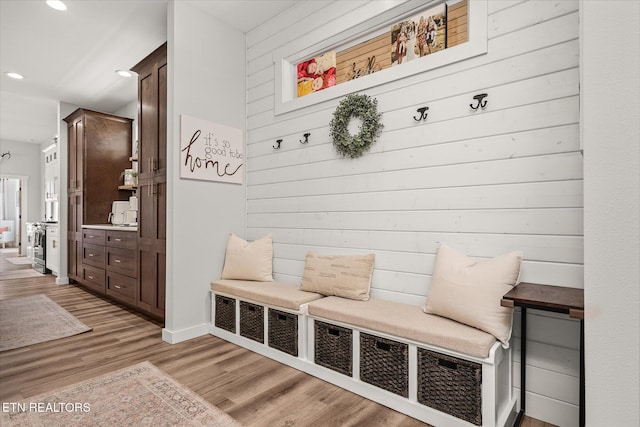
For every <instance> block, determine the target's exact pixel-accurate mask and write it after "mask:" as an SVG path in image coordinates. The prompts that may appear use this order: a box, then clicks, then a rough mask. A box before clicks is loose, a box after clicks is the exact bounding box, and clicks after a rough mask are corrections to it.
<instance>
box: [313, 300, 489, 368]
mask: <svg viewBox="0 0 640 427" xmlns="http://www.w3.org/2000/svg"><path fill="white" fill-rule="evenodd" d="M308 309H309V314H310V315H312V316H317V317H321V318H324V319H329V320H334V321H336V322H342V323H346V324H349V325H353V326H359V327H361V328H366V329H371V330H373V331H378V332H384V333H387V334H390V335H393V336H396V337H401V338H406V339H409V340H413V341H417V342H420V343H425V344H430V345H434V346H437V347H441V348H446V349H449V350H453V351H457V352H459V353H463V354H468V355H470V356H475V357H481V358H485V357H487V356H489V350H491V347H493V345H494V344H495V342H496V339H495V338H494V337H493V335H491V334H488V333H486V332H483V331H481V330H479V329H476V328H472V327H470V326H467V325H463V324H462V323H458V322H455V321H453V320H450V319H445V318H444V317H440V316H436V315H433V314H424V313H423V312H422V310H421V309H420V307H419V306H417V305H415V306H414V305H408V304H401V303H397V302H392V301H385V300H381V299H370V300H369V301H366V302H365V301H353V300H348V299H345V298H338V297H328V298H323V299H320V300H317V301H314V302H312V303H310V304H309V306H308Z"/></svg>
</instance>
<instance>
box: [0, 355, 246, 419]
mask: <svg viewBox="0 0 640 427" xmlns="http://www.w3.org/2000/svg"><path fill="white" fill-rule="evenodd" d="M3 404H4V403H3ZM10 406H11V407H10V408H9V409H10V412H7V413H4V411H3V413H2V414H0V421H2V422H1V423H0V424H2V426H3V427H8V426H12V427H16V426H123V427H124V426H135V427H138V426H154V427H155V426H210V427H237V426H240V424H238V423H237V422H236V421H235V420H234V419H233V418H231V417H230V416H229V415H227V414H225V413H224V412H222V411H221V410H220V409H218V408H216V407H215V406H213V405H211V404H210V403H208V402H207V401H205V400H204V399H203V398H201V397H200V396H198V395H197V394H195V393H194V392H192V391H191V390H189V389H187V388H185V387H184V386H182V385H180V384H179V383H178V382H176V381H175V380H174V379H172V378H171V377H169V376H167V375H166V374H165V373H164V372H162V371H161V370H159V369H158V368H156V367H155V366H154V365H153V364H151V363H150V362H143V363H139V364H137V365H134V366H131V367H129V368H125V369H121V370H119V371H115V372H112V373H110V374H107V375H102V376H99V377H96V378H92V379H90V380H87V381H82V382H80V383H77V384H74V385H71V386H69V387H65V388H62V389H59V390H56V391H53V392H50V393H45V394H42V395H40V396H36V397H33V398H30V399H28V400H26V401H23V402H15V403H11V404H10Z"/></svg>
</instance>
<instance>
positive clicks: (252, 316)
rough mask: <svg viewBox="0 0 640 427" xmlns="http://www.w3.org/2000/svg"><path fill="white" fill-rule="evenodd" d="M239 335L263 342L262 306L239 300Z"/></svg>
mask: <svg viewBox="0 0 640 427" xmlns="http://www.w3.org/2000/svg"><path fill="white" fill-rule="evenodd" d="M240 335H242V336H243V337H245V338H249V339H252V340H254V341H257V342H264V307H263V306H261V305H260V304H252V303H250V302H247V301H240Z"/></svg>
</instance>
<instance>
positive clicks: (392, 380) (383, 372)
mask: <svg viewBox="0 0 640 427" xmlns="http://www.w3.org/2000/svg"><path fill="white" fill-rule="evenodd" d="M408 372H409V346H408V345H407V344H403V343H400V342H397V341H393V340H388V339H385V338H380V337H376V336H374V335H369V334H365V333H360V379H361V380H362V381H364V382H366V383H369V384H373V385H375V386H377V387H380V388H381V389H384V390H387V391H390V392H391V393H395V394H399V395H400V396H403V397H409V375H408Z"/></svg>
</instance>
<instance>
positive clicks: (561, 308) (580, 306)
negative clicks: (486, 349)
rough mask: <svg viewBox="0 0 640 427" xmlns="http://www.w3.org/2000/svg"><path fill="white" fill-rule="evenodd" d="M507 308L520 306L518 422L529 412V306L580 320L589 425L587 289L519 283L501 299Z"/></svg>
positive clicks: (581, 396) (581, 400) (582, 387)
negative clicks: (586, 352)
mask: <svg viewBox="0 0 640 427" xmlns="http://www.w3.org/2000/svg"><path fill="white" fill-rule="evenodd" d="M500 305H502V306H503V307H514V306H515V307H520V309H521V321H520V336H521V337H522V338H521V341H522V343H521V350H520V352H521V364H520V412H519V413H518V417H517V418H516V422H515V425H519V424H520V422H521V420H522V417H523V416H524V411H525V396H526V356H527V352H526V349H527V309H528V308H534V309H536V310H545V311H553V312H556V313H565V314H568V315H569V317H571V318H574V319H580V423H579V426H580V427H584V425H585V417H584V400H585V395H584V290H583V289H575V288H565V287H562V286H550V285H539V284H537V283H519V284H518V285H517V286H515V287H514V288H513V289H511V290H510V291H509V292H507V293H506V294H505V295H504V296H503V297H502V301H500Z"/></svg>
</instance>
